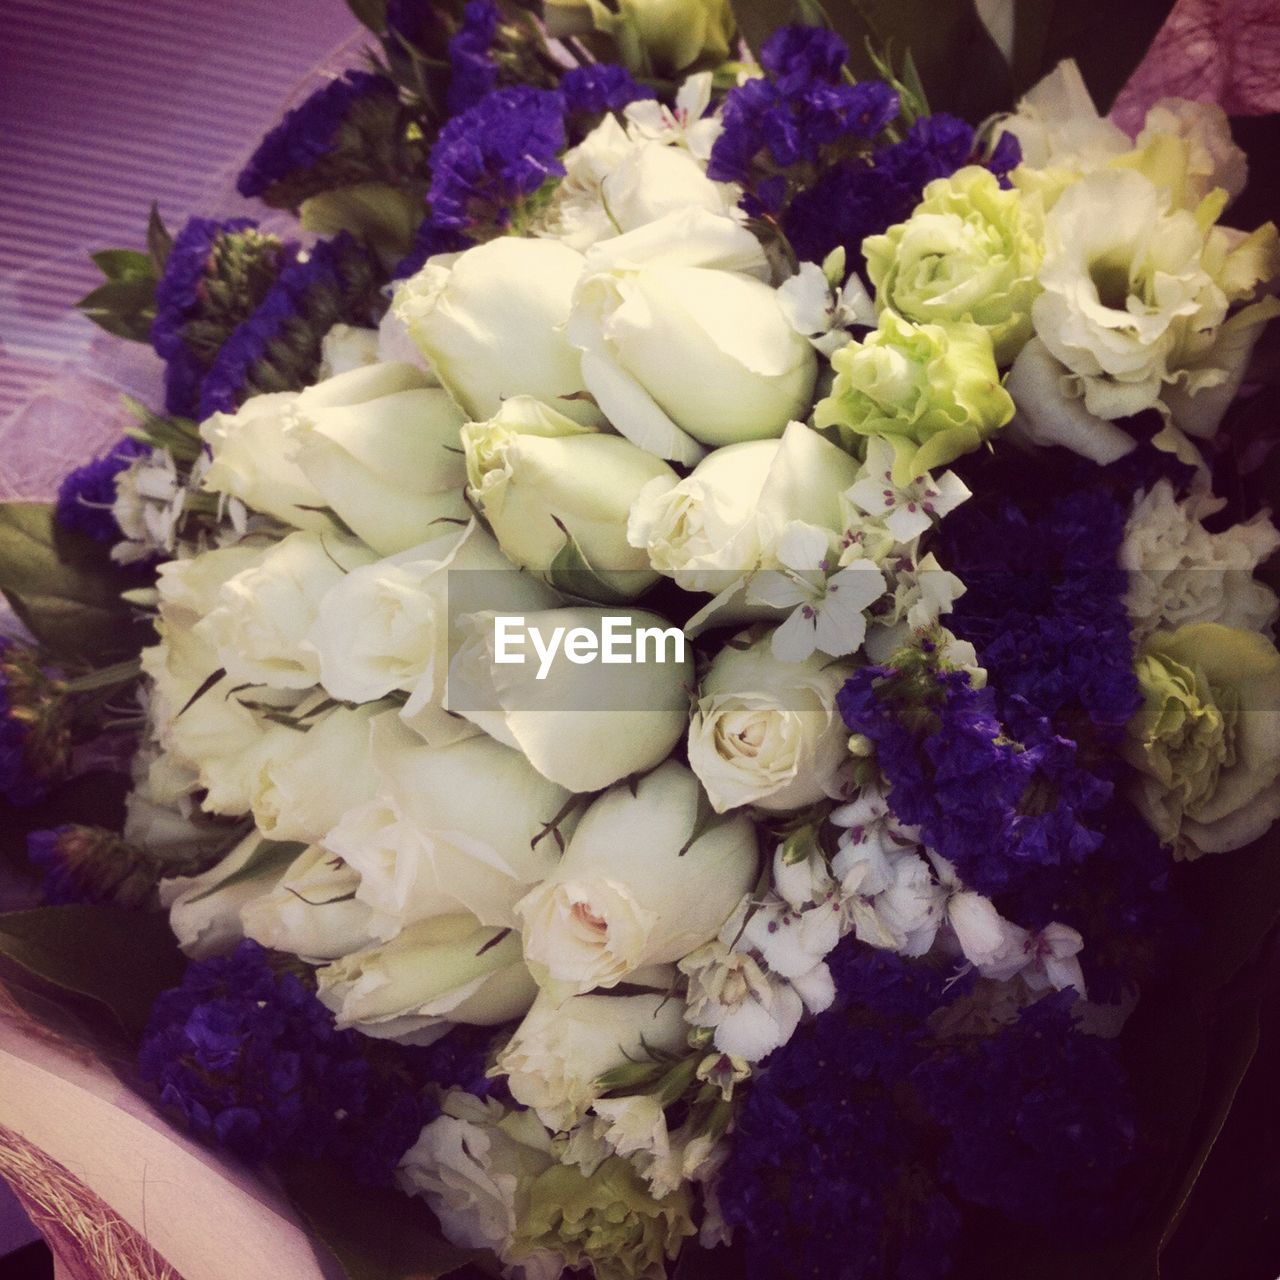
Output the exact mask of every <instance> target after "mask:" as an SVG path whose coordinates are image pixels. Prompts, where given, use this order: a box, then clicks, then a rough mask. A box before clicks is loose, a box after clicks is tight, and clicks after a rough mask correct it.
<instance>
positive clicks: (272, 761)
mask: <svg viewBox="0 0 1280 1280" xmlns="http://www.w3.org/2000/svg"><path fill="white" fill-rule="evenodd" d="M305 710H306V708H305V707H303V708H302V709H301V711H300V712H298V713H295V714H298V715H302V714H305ZM381 717H390V718H391V719H395V718H396V715H395V712H394V711H388V710H386V709H382V710H381V711H379V710H378V709H377V708H375V707H372V706H363V707H355V708H350V707H335V708H333V710H331V711H328V712H325V713H323V714H322V715H319V716H316V717H312V718H305V719H299V720H298V722H297V723H298V726H299V727H298V728H296V729H292V728H289V727H288V726H284V725H282V726H280V727H281V728H282V729H283V730H284V732H285V733H286V734H287V735H288V736H287V737H285V738H279V739H278V743H279V745H278V747H277V749H276V751H275V752H274V753H273V754H272V755H271V757H270V758H269V759H268V760H267V761H266V762H265V763H264V765H263V767H262V770H261V772H260V774H259V776H258V779H257V785H256V786H255V787H254V790H253V793H252V795H251V797H250V808H251V810H252V813H253V818H254V821H255V822H256V823H257V826H258V830H259V831H261V832H262V834H263V835H265V836H269V837H270V838H271V839H272V840H297V841H300V842H301V843H303V844H312V843H317V842H319V841H320V840H322V839H323V838H324V835H325V833H326V832H327V831H329V829H330V828H331V827H333V826H334V825H336V823H337V822H338V820H339V819H340V818H341V817H342V815H343V814H344V813H346V812H347V810H348V809H350V808H351V807H352V806H353V805H357V804H363V803H364V802H365V801H366V800H368V799H369V797H370V796H372V795H373V793H374V791H375V790H376V788H377V774H376V773H375V771H374V767H373V763H372V761H371V760H370V757H369V731H370V728H371V725H372V723H373V721H374V720H375V719H377V718H381Z"/></svg>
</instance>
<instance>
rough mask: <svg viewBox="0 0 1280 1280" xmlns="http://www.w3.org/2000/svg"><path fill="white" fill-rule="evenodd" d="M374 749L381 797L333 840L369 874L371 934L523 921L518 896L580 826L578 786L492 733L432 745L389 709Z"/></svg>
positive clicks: (350, 813) (364, 883) (358, 810)
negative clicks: (548, 775) (439, 922)
mask: <svg viewBox="0 0 1280 1280" xmlns="http://www.w3.org/2000/svg"><path fill="white" fill-rule="evenodd" d="M369 755H370V758H371V760H372V762H373V764H374V766H375V767H376V769H377V771H378V774H379V779H380V783H379V787H378V791H377V794H376V796H375V797H374V798H373V799H371V800H369V801H368V802H367V803H364V804H360V805H356V806H353V807H351V808H350V809H348V810H347V811H346V813H344V814H343V815H342V817H341V821H339V822H338V823H337V824H336V825H335V826H334V828H333V829H332V830H331V831H330V832H329V833H328V835H327V836H326V837H325V841H324V843H325V847H326V848H329V849H332V850H333V851H334V852H335V853H338V854H341V855H342V857H343V859H344V860H345V861H346V863H347V864H348V865H349V866H351V867H352V868H354V869H355V870H356V871H358V872H359V873H360V884H359V887H358V888H357V889H356V897H357V899H358V900H359V901H360V902H362V903H365V904H366V905H367V906H368V908H370V909H371V910H372V911H373V921H372V925H371V930H372V933H373V936H375V937H379V938H391V937H393V936H394V935H395V934H396V933H397V932H398V931H399V930H400V929H401V928H402V927H404V926H405V925H409V924H413V923H416V922H417V921H419V920H425V919H428V918H430V917H432V916H439V915H450V914H457V913H459V912H467V913H469V914H471V915H473V916H475V917H476V918H477V920H479V921H480V923H481V924H486V925H497V926H503V925H514V924H515V923H516V916H515V910H514V908H515V904H516V903H517V902H518V901H519V900H520V898H522V897H523V896H524V895H525V894H526V893H527V892H528V891H529V889H531V888H532V887H533V886H534V885H535V884H537V883H538V882H539V881H540V880H542V879H543V878H544V877H546V876H548V875H550V874H551V872H552V871H553V870H554V869H555V865H556V862H557V860H558V859H559V856H560V849H561V848H562V847H563V841H565V840H567V839H568V838H569V836H571V835H572V833H573V830H574V825H575V820H576V819H575V815H573V814H565V813H564V809H565V806H566V802H567V801H568V799H569V793H568V792H567V791H565V790H564V789H563V788H562V787H557V786H556V785H555V783H553V782H548V781H547V780H546V779H545V778H544V777H542V775H541V774H539V773H537V772H535V771H534V770H533V769H532V768H531V767H530V766H529V764H528V763H527V762H526V761H525V759H524V757H523V756H521V755H520V753H519V752H517V751H512V750H510V749H509V748H507V747H504V746H502V745H501V744H499V743H497V742H494V741H493V739H492V738H488V737H485V736H484V735H483V734H481V735H479V736H477V737H475V738H470V739H467V740H465V741H462V742H456V743H454V744H452V745H450V746H447V747H442V748H430V747H426V746H423V744H422V743H421V742H419V741H417V740H416V739H415V738H414V736H413V734H412V733H410V732H409V731H408V730H407V729H405V728H403V726H399V725H397V724H396V723H395V722H394V721H393V720H392V721H386V720H379V721H378V724H377V726H376V728H375V731H374V734H373V741H372V750H371V751H370V752H369ZM497 795H500V796H501V797H502V800H501V803H496V804H495V803H494V801H493V797H494V796H497Z"/></svg>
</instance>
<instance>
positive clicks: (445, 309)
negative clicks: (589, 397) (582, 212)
mask: <svg viewBox="0 0 1280 1280" xmlns="http://www.w3.org/2000/svg"><path fill="white" fill-rule="evenodd" d="M583 265H584V263H583V258H582V255H581V254H580V253H578V252H577V250H575V249H570V248H569V247H568V245H563V244H560V243H558V242H557V241H554V240H530V239H521V238H518V237H516V236H500V237H499V238H498V239H497V240H491V241H489V242H488V243H487V244H482V245H477V246H476V247H475V248H473V249H468V250H467V251H466V252H465V253H462V254H459V255H458V256H457V257H456V258H454V259H453V260H452V261H451V262H450V263H448V264H447V265H446V263H445V262H444V261H442V260H440V259H432V260H431V261H430V262H428V263H427V265H426V266H425V267H423V269H422V270H421V271H419V272H418V274H417V275H415V276H412V277H411V278H410V279H408V280H406V281H405V282H404V283H403V284H402V285H401V286H400V289H399V291H398V292H397V293H396V296H395V301H394V303H393V307H394V310H395V314H396V315H397V316H398V317H399V318H400V320H401V321H402V322H403V323H404V325H405V326H406V328H407V329H408V330H409V333H410V335H411V336H412V338H413V340H414V342H416V343H417V344H418V347H419V349H420V350H421V351H422V352H423V354H424V355H425V356H426V357H427V359H428V360H429V361H430V362H431V366H432V368H433V369H434V370H435V372H436V374H437V376H438V377H439V378H440V381H441V383H442V384H443V385H444V387H445V389H446V390H447V391H448V392H449V394H450V395H452V396H453V398H454V399H455V400H456V401H457V402H458V404H459V405H460V406H461V408H462V410H463V412H464V413H465V414H466V415H467V417H468V418H470V419H472V420H473V421H476V422H483V421H485V420H486V419H488V418H491V417H493V415H494V414H495V413H497V412H498V410H499V409H500V408H501V407H502V402H503V401H504V400H506V399H508V398H509V397H511V396H520V395H528V396H534V397H536V398H537V399H539V400H541V401H543V402H544V403H546V404H550V405H552V406H554V407H555V408H557V409H559V410H560V411H561V412H562V413H565V414H567V415H568V416H569V417H571V418H573V419H574V420H575V421H579V422H598V421H599V420H600V417H599V414H598V413H597V412H596V410H595V407H594V406H593V405H591V404H590V402H588V401H586V400H584V399H582V398H581V392H582V391H583V390H585V384H584V382H583V380H582V359H581V356H580V355H579V353H578V352H577V351H576V350H575V349H574V347H573V346H572V345H571V344H570V343H569V342H568V341H567V340H566V339H565V336H564V333H563V326H564V324H565V322H566V321H567V320H568V318H569V310H570V300H571V298H572V296H573V290H574V287H575V285H576V284H577V281H578V277H579V276H580V275H581V274H582V269H583ZM561 397H565V398H564V399H562V398H561Z"/></svg>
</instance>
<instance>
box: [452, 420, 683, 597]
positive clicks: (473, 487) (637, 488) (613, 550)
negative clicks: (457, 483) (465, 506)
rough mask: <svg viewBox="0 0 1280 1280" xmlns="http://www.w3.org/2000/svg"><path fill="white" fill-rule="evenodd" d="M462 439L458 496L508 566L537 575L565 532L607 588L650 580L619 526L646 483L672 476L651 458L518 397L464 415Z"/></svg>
mask: <svg viewBox="0 0 1280 1280" xmlns="http://www.w3.org/2000/svg"><path fill="white" fill-rule="evenodd" d="M462 447H463V449H464V450H465V453H466V470H467V495H468V497H470V499H471V501H472V502H474V503H475V505H476V507H477V508H478V509H479V510H480V513H481V514H482V515H483V516H484V518H485V520H486V521H488V524H489V527H490V528H491V529H492V530H493V533H494V536H495V537H496V538H497V539H498V543H499V545H500V546H501V547H502V550H503V551H504V552H505V553H506V554H507V556H508V557H509V558H510V559H511V560H513V561H514V562H515V563H516V564H518V565H523V566H524V567H525V568H526V569H532V570H533V571H534V572H536V573H546V572H547V571H548V570H549V569H550V568H551V567H552V565H553V563H554V562H555V560H556V557H557V556H558V555H560V553H561V552H562V551H563V550H564V548H565V546H566V542H567V539H568V538H570V537H571V538H572V539H573V540H574V541H575V542H576V543H577V544H578V547H579V548H580V549H581V551H582V553H583V555H584V556H585V557H586V560H587V563H588V564H589V565H590V566H591V568H592V569H593V570H594V571H595V573H596V574H597V575H598V576H599V577H600V578H601V580H602V581H603V582H604V583H605V585H606V586H607V587H608V588H610V590H612V591H616V592H618V593H620V594H624V595H629V596H632V595H639V594H640V592H642V591H644V590H645V589H646V588H648V587H650V586H651V585H652V584H653V581H654V579H655V578H656V577H657V574H656V573H655V572H653V571H652V570H651V569H650V567H649V560H648V557H647V556H646V555H645V554H644V553H643V551H641V550H638V549H637V548H635V547H632V546H631V545H630V544H629V543H628V541H627V532H626V530H627V515H628V512H629V511H630V509H631V505H632V503H633V502H634V501H635V500H636V498H637V497H638V496H639V494H640V492H641V490H642V489H644V487H645V486H646V485H647V484H650V483H651V482H654V481H666V482H668V483H670V484H674V483H675V482H676V480H677V476H676V473H675V472H674V471H672V469H671V468H670V467H669V466H667V464H666V463H665V462H663V461H662V460H661V459H660V458H656V457H654V455H653V454H651V453H646V452H645V451H644V450H643V449H641V448H639V447H638V446H637V445H634V444H632V443H631V442H630V441H629V440H625V439H623V438H622V437H621V436H615V435H608V434H606V433H604V432H601V431H593V430H591V429H590V428H588V427H581V426H579V425H578V424H577V423H576V422H574V421H573V420H572V419H571V418H566V417H565V416H564V415H563V414H561V413H557V412H556V411H555V410H554V409H550V408H548V407H547V406H546V405H544V404H540V403H539V402H538V401H536V400H533V399H530V398H529V397H527V396H513V397H512V398H511V399H510V400H507V401H506V402H505V403H504V404H503V406H502V408H501V410H499V412H498V413H497V414H496V415H495V416H494V417H493V418H491V419H490V420H489V421H488V422H472V423H468V424H467V426H465V427H464V428H463V430H462Z"/></svg>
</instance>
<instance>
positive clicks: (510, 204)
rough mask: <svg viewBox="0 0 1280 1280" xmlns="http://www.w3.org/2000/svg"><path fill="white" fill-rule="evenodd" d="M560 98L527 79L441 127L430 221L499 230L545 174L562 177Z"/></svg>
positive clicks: (453, 227)
mask: <svg viewBox="0 0 1280 1280" xmlns="http://www.w3.org/2000/svg"><path fill="white" fill-rule="evenodd" d="M564 147H565V128H564V99H563V98H562V97H561V96H560V94H559V93H555V92H552V91H550V90H546V89H533V88H530V87H528V86H527V85H521V86H517V87H515V88H511V89H498V90H496V91H495V92H494V93H491V94H489V95H488V97H486V98H485V99H483V101H481V102H479V103H478V104H477V105H476V106H474V107H472V108H471V109H470V110H469V111H464V112H463V113H462V115H460V116H455V117H454V118H453V119H452V120H450V121H449V123H448V124H446V125H445V127H444V128H443V129H442V130H441V131H440V137H439V139H438V140H437V141H436V144H435V146H434V147H433V148H432V150H431V187H430V190H429V191H428V194H427V200H428V203H429V205H430V207H431V211H432V222H433V225H434V226H435V227H436V228H437V229H438V230H441V231H455V232H460V233H463V234H469V233H472V232H474V231H477V230H505V229H506V228H508V227H509V226H510V225H511V224H512V221H513V219H514V218H515V216H516V214H517V213H518V211H519V209H520V207H521V206H522V205H523V204H524V203H525V202H526V201H527V200H529V199H530V197H532V196H533V195H534V194H535V193H536V192H538V191H539V190H540V189H541V188H542V186H543V185H544V183H546V181H547V179H548V178H553V177H561V176H563V174H564V166H563V165H562V164H561V163H560V153H561V152H562V151H563V150H564Z"/></svg>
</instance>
